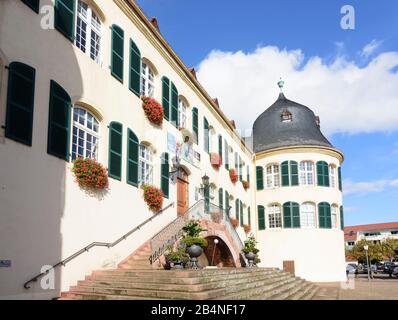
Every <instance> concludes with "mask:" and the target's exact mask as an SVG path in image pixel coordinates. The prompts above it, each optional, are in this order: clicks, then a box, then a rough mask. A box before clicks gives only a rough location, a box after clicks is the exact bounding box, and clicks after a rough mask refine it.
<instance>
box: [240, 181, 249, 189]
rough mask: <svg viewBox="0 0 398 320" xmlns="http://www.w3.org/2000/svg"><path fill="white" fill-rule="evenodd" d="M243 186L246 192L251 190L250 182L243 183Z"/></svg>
mask: <svg viewBox="0 0 398 320" xmlns="http://www.w3.org/2000/svg"><path fill="white" fill-rule="evenodd" d="M242 186H243V188H244V189H245V190H247V189H249V188H250V183H249V182H248V181H242Z"/></svg>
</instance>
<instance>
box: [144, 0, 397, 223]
mask: <svg viewBox="0 0 398 320" xmlns="http://www.w3.org/2000/svg"><path fill="white" fill-rule="evenodd" d="M137 2H138V4H139V5H140V6H141V7H142V9H143V10H144V12H145V13H146V14H147V16H148V17H153V16H155V17H157V19H158V22H159V25H160V29H161V32H162V34H163V35H164V36H165V38H166V40H167V41H168V42H169V43H170V44H171V46H172V47H173V48H174V50H175V51H176V52H177V54H178V55H179V56H180V57H181V58H182V60H183V61H184V62H185V64H186V65H187V66H195V67H196V69H197V70H198V71H199V72H198V73H199V75H198V77H199V80H200V81H201V82H202V83H203V84H204V86H205V87H206V89H207V90H208V91H209V92H210V93H211V94H213V95H214V96H217V97H219V98H220V103H221V108H222V109H223V110H224V111H225V113H226V114H227V115H228V116H230V117H231V118H235V119H240V118H242V117H240V113H239V112H240V111H239V109H240V108H239V106H240V105H241V103H242V102H243V101H248V102H247V104H248V105H249V106H250V110H251V113H250V114H248V115H247V116H246V118H245V117H243V118H245V119H243V120H242V121H241V123H240V125H241V127H242V128H247V127H249V126H250V125H249V124H250V123H252V122H253V120H254V119H255V117H256V116H257V115H258V114H259V113H260V112H261V111H262V110H264V109H265V108H266V107H267V106H269V105H270V104H272V102H273V101H274V100H275V98H276V95H277V88H276V85H275V83H276V82H277V80H278V78H279V76H283V77H284V79H285V80H286V94H287V96H288V98H290V99H292V100H295V101H298V102H300V103H303V104H306V105H308V106H309V107H310V108H311V109H313V110H314V111H315V112H316V113H317V114H319V115H320V116H321V126H322V128H323V131H324V132H325V133H326V134H327V136H328V137H329V138H330V140H331V141H332V143H333V144H334V145H335V146H336V147H337V148H339V149H341V150H342V151H343V152H344V153H345V156H346V161H345V163H344V166H343V175H344V180H345V186H346V187H345V190H346V191H345V196H344V205H345V208H346V224H347V225H351V224H363V223H374V222H387V221H398V209H397V206H396V204H395V202H396V200H397V199H398V1H396V0H366V1H363V0H348V1H347V0H345V1H340V0H328V1H319V0H301V1H297V0H284V1H265V0H256V1H255V0H250V1H249V0H248V1H237V0H235V1H234V0H229V1H227V0H217V1H215V0H201V1H195V0H138V1H137ZM346 4H349V5H352V6H353V7H354V8H355V19H356V21H355V22H356V25H355V30H343V29H342V28H341V27H340V20H341V18H342V16H343V15H342V14H341V13H340V9H341V7H342V6H343V5H346ZM259 61H260V62H259ZM267 62H268V65H267ZM220 74H225V78H222V77H220V76H219V75H220ZM241 78H245V79H247V81H245V82H247V83H249V84H248V85H246V84H244V85H243V87H244V89H243V90H240V91H241V92H242V91H244V93H241V94H240V95H237V96H234V95H235V94H236V92H238V91H239V90H235V89H234V87H233V86H234V84H233V83H231V82H230V81H232V80H231V79H235V80H234V81H235V82H237V81H239V79H241ZM214 79H215V80H214ZM250 83H252V85H250ZM259 91H261V94H260V93H259V94H257V92H259ZM231 92H232V93H231ZM396 92H397V93H396ZM245 94H246V95H245ZM248 95H250V97H252V96H254V97H255V98H253V99H252V100H251V99H250V98H248ZM231 96H232V97H231ZM239 103H240V104H239Z"/></svg>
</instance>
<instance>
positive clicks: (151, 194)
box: [142, 185, 163, 212]
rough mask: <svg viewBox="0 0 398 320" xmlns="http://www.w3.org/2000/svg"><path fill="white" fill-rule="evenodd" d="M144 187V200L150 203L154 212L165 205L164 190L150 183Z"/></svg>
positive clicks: (150, 208)
mask: <svg viewBox="0 0 398 320" xmlns="http://www.w3.org/2000/svg"><path fill="white" fill-rule="evenodd" d="M142 189H143V190H144V200H145V202H146V204H147V205H148V208H149V210H151V211H153V212H158V211H160V209H162V206H163V192H162V190H160V189H158V188H156V187H154V186H150V185H143V186H142Z"/></svg>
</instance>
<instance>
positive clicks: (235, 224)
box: [230, 218, 239, 229]
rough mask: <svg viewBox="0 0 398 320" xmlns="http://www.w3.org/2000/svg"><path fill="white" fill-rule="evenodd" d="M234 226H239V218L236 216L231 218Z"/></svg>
mask: <svg viewBox="0 0 398 320" xmlns="http://www.w3.org/2000/svg"><path fill="white" fill-rule="evenodd" d="M230 221H231V224H232V226H233V227H234V228H235V229H236V228H238V227H239V220H238V219H235V218H231V219H230Z"/></svg>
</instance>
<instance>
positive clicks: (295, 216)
mask: <svg viewBox="0 0 398 320" xmlns="http://www.w3.org/2000/svg"><path fill="white" fill-rule="evenodd" d="M291 212H292V221H293V223H292V226H293V228H300V206H299V204H298V203H295V202H293V203H292V210H291Z"/></svg>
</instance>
